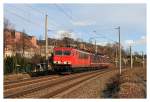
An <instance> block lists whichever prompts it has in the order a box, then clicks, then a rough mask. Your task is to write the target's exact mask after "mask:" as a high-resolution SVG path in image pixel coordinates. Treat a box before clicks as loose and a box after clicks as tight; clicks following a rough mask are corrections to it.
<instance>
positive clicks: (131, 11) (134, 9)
mask: <svg viewBox="0 0 150 102" xmlns="http://www.w3.org/2000/svg"><path fill="white" fill-rule="evenodd" d="M45 14H48V28H49V30H50V31H49V32H48V36H49V37H55V38H59V37H60V33H63V32H71V37H72V38H75V39H77V38H80V39H83V40H84V41H86V42H89V39H90V38H91V37H95V39H96V40H97V43H98V44H103V43H107V42H108V43H113V41H118V34H117V30H116V29H114V28H116V27H118V26H120V28H121V43H122V45H123V46H124V48H127V47H128V45H127V44H126V42H130V40H133V41H134V42H135V43H134V44H133V50H134V51H138V52H141V51H144V52H146V4H4V17H5V18H7V19H8V20H9V21H10V22H11V23H12V24H13V25H14V27H15V28H16V29H17V30H18V31H23V29H24V30H25V32H26V33H28V34H30V35H34V36H36V37H37V38H38V39H39V38H40V37H41V38H44V20H45ZM93 31H96V32H93Z"/></svg>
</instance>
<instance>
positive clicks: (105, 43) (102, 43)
mask: <svg viewBox="0 0 150 102" xmlns="http://www.w3.org/2000/svg"><path fill="white" fill-rule="evenodd" d="M96 44H97V45H101V46H106V45H107V44H108V42H97V43H96Z"/></svg>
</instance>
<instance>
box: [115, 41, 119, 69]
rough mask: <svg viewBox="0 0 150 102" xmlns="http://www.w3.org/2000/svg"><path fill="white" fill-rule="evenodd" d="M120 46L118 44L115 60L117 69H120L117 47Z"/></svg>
mask: <svg viewBox="0 0 150 102" xmlns="http://www.w3.org/2000/svg"><path fill="white" fill-rule="evenodd" d="M117 46H118V43H117V45H116V46H115V49H116V58H115V63H116V68H118V56H117V55H118V51H117V48H118V47H117Z"/></svg>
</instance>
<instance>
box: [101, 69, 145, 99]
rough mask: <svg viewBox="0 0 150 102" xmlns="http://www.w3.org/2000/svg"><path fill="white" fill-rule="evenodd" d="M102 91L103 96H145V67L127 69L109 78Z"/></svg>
mask: <svg viewBox="0 0 150 102" xmlns="http://www.w3.org/2000/svg"><path fill="white" fill-rule="evenodd" d="M103 92H104V96H103V97H105V98H146V68H133V69H127V70H125V71H124V72H123V73H122V75H121V76H120V75H119V74H118V75H116V76H114V77H112V78H110V80H109V81H108V83H107V85H106V89H105V90H104V91H103Z"/></svg>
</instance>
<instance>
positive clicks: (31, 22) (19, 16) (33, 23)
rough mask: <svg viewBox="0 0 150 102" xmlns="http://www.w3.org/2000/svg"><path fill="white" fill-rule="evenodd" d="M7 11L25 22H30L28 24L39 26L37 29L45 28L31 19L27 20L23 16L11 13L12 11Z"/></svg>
mask: <svg viewBox="0 0 150 102" xmlns="http://www.w3.org/2000/svg"><path fill="white" fill-rule="evenodd" d="M6 11H7V12H9V13H11V14H13V15H14V16H16V17H18V18H20V19H22V20H23V21H26V22H28V23H30V24H32V25H34V26H37V27H39V26H41V27H43V26H42V25H40V24H39V23H37V22H33V21H31V20H29V19H27V18H25V17H23V16H21V15H19V14H17V13H15V12H14V11H10V10H6Z"/></svg>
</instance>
